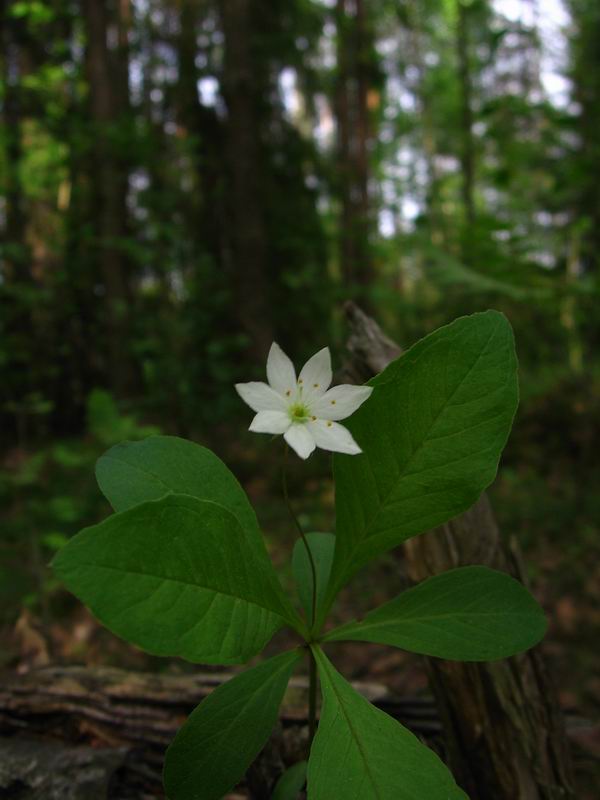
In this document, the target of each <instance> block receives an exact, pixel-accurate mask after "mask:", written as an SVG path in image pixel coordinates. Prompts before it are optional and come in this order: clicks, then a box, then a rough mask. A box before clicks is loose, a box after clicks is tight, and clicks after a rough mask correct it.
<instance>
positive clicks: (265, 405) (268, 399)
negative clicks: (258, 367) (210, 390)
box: [235, 381, 286, 411]
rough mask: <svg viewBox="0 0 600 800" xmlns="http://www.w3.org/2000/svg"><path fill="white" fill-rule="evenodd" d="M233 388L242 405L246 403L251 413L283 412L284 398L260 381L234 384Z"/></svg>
mask: <svg viewBox="0 0 600 800" xmlns="http://www.w3.org/2000/svg"><path fill="white" fill-rule="evenodd" d="M235 388H236V390H237V393H238V394H239V396H240V397H241V398H242V400H243V401H244V403H247V404H248V405H249V406H250V408H251V409H252V410H253V411H285V408H286V402H285V400H284V398H283V397H282V396H281V395H280V394H277V392H276V391H275V390H274V389H272V388H271V387H270V386H268V385H267V384H266V383H261V382H260V381H250V382H249V383H236V385H235Z"/></svg>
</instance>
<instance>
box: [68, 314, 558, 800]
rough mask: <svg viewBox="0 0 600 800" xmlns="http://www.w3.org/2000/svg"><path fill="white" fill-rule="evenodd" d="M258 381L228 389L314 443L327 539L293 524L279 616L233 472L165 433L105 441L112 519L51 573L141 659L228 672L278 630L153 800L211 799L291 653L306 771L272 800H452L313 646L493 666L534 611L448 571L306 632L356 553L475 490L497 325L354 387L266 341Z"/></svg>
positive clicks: (278, 595) (186, 740) (509, 348)
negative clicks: (269, 653)
mask: <svg viewBox="0 0 600 800" xmlns="http://www.w3.org/2000/svg"><path fill="white" fill-rule="evenodd" d="M267 377H268V380H269V383H268V384H258V383H253V384H241V385H238V387H237V388H238V392H239V393H240V395H241V396H242V397H243V399H245V400H246V402H248V404H249V405H251V406H252V407H253V408H254V410H255V411H256V412H257V415H256V417H255V418H254V420H253V423H252V426H251V429H252V430H256V431H259V432H268V433H275V434H283V435H284V437H285V440H286V445H285V446H286V447H287V444H289V445H290V446H291V447H292V448H293V449H294V450H295V451H296V452H297V453H298V454H299V455H300V456H301V457H303V458H306V457H307V456H308V455H310V452H311V451H312V450H313V449H314V448H315V446H319V447H323V448H325V449H328V450H332V451H334V453H335V454H334V457H333V463H334V478H335V503H336V533H335V535H333V534H330V533H311V532H308V533H305V532H304V531H303V530H302V529H301V528H300V526H299V534H300V538H299V539H298V541H297V542H296V545H295V547H294V551H293V554H292V566H293V574H294V577H295V581H296V584H297V590H298V596H299V603H298V605H299V608H297V606H296V603H295V602H294V601H293V600H292V599H291V598H289V597H287V596H286V594H285V593H284V591H283V590H282V588H281V585H280V583H279V580H278V578H277V575H276V573H275V572H274V569H273V567H272V564H271V561H270V559H269V556H268V553H267V550H266V548H265V544H264V541H263V538H262V536H261V533H260V531H259V527H258V523H257V519H256V515H255V513H254V510H253V508H252V507H251V505H250V503H249V501H248V498H247V497H246V495H245V493H244V491H243V490H242V488H241V487H240V485H239V483H238V482H237V481H236V479H235V477H234V476H233V474H232V473H231V472H230V471H229V470H228V469H227V467H226V466H225V465H224V464H223V463H222V462H221V461H220V460H219V459H218V458H217V456H216V455H214V454H213V453H212V452H210V451H209V450H207V449H205V448H203V447H201V446H199V445H197V444H194V443H192V442H189V441H185V440H183V439H179V438H176V437H170V436H152V437H150V438H148V439H145V440H144V441H141V442H136V443H132V442H125V443H123V444H120V445H117V446H116V447H113V448H112V449H110V450H109V451H108V452H107V453H106V454H105V455H104V456H103V457H102V458H100V460H99V462H98V465H97V478H98V483H99V485H100V488H101V490H102V491H103V493H104V494H105V495H106V497H107V498H108V500H109V501H110V503H111V504H112V506H113V508H114V510H115V514H113V515H112V516H110V517H109V518H108V519H106V520H105V521H104V522H101V523H100V524H99V525H95V526H93V527H90V528H86V529H85V530H83V531H81V532H80V533H79V534H77V535H76V536H75V537H74V538H73V539H71V540H70V541H69V543H68V544H67V545H65V546H64V547H63V549H62V550H61V551H60V552H59V553H58V555H57V556H56V558H55V560H54V562H53V565H54V569H55V570H56V572H57V574H58V575H59V577H60V578H61V579H62V580H63V581H64V583H65V584H66V586H67V587H68V588H69V589H70V590H71V591H72V592H73V593H74V594H75V595H77V597H79V598H80V599H81V600H82V601H83V602H84V603H86V604H87V605H88V606H89V608H90V609H91V611H92V612H93V614H94V615H95V616H96V617H97V618H98V619H99V620H100V621H101V622H102V623H103V624H104V625H106V626H107V627H108V628H109V629H110V630H111V631H113V632H114V633H115V634H117V635H118V636H121V637H123V638H124V639H126V640H128V641H130V642H132V643H134V644H135V645H137V646H138V647H141V648H142V649H144V650H145V651H147V652H149V653H151V654H154V655H160V656H179V657H181V658H184V659H187V660H189V661H192V662H197V663H202V664H223V665H229V664H240V663H244V662H246V661H248V660H249V659H252V658H253V657H255V656H256V655H257V654H259V653H260V652H261V651H262V649H263V648H264V647H265V645H266V644H267V643H268V642H269V640H270V639H271V638H272V636H273V634H274V633H275V632H276V631H278V630H279V629H281V628H283V627H284V626H288V627H289V628H291V629H292V630H293V631H294V632H295V633H296V634H297V636H298V639H299V643H298V646H296V647H293V648H292V649H290V650H288V651H287V652H283V653H281V654H279V655H276V656H274V657H272V658H269V659H267V660H265V661H263V662H261V663H259V664H258V666H253V667H252V668H250V669H248V670H246V671H244V672H240V673H239V674H237V675H236V676H235V677H234V678H233V679H231V680H230V681H228V682H227V683H225V684H223V685H222V686H219V688H217V689H215V690H214V691H213V692H212V693H211V694H210V695H209V696H208V697H207V698H206V699H205V700H203V701H202V702H201V703H200V705H199V706H198V707H197V708H196V709H195V710H194V711H193V712H192V714H191V715H190V717H189V718H188V719H187V721H186V722H185V723H184V725H183V726H182V728H181V729H180V731H179V732H178V734H177V736H176V737H175V739H174V741H173V742H172V744H171V746H170V747H169V749H168V750H167V753H166V757H165V767H164V783H165V789H166V793H167V795H168V797H169V798H171V800H218V799H219V798H221V797H223V795H224V794H226V793H227V792H228V791H229V790H230V789H231V788H232V787H234V786H235V784H236V783H237V782H239V780H240V779H241V778H242V777H243V775H244V773H245V772H246V770H247V768H248V767H249V766H250V764H251V763H252V762H253V760H254V759H255V758H256V757H257V755H258V754H259V752H260V750H261V749H262V748H263V747H264V745H265V743H266V742H267V740H268V738H269V735H270V732H271V730H272V728H273V726H274V724H275V723H276V721H277V718H278V709H279V706H280V703H281V701H282V698H283V696H284V693H285V691H286V687H287V684H288V681H289V679H290V676H291V675H292V673H293V671H294V670H295V669H296V667H297V666H298V665H299V664H300V663H301V661H302V660H303V659H304V658H308V662H309V677H310V687H309V718H310V735H309V751H308V759H307V760H308V764H306V763H300V764H297V765H295V766H294V767H293V768H292V769H291V771H289V772H288V773H286V774H285V775H284V776H283V778H282V780H281V781H280V783H279V785H278V786H277V787H276V788H275V789H274V794H273V797H275V798H278V800H292V798H295V797H297V795H298V792H299V791H300V790H301V789H302V788H303V786H304V784H305V782H306V791H307V793H308V798H309V799H310V800H337V798H343V800H371V798H373V800H402V799H403V798H405V800H409V799H410V800H417V799H418V800H458V798H462V799H463V800H464V798H466V795H465V793H464V792H463V791H462V790H461V789H460V788H459V787H458V786H457V784H456V783H455V781H454V779H453V777H452V775H451V773H450V772H449V770H448V769H447V768H446V766H445V765H444V764H443V763H442V761H441V760H440V759H439V758H438V757H437V756H436V755H435V754H434V753H433V751H432V750H430V749H429V748H427V747H426V746H425V745H423V744H422V743H421V742H420V741H419V740H418V739H417V738H416V737H415V736H414V735H413V734H412V733H410V732H409V731H408V730H407V729H406V728H405V727H403V726H402V725H401V724H400V723H398V722H397V721H396V720H394V719H392V718H391V717H389V716H388V715H386V714H385V713H384V712H382V711H380V710H379V709H377V708H375V707H374V706H373V705H372V704H371V703H369V702H368V701H367V700H366V699H365V698H364V697H363V696H362V695H361V694H359V693H358V692H357V691H356V690H355V689H354V688H353V687H352V686H351V685H350V684H349V683H348V682H347V681H346V680H345V679H344V678H343V677H342V675H341V674H340V673H339V672H338V671H337V670H336V668H335V666H334V665H333V664H332V662H331V661H330V659H329V657H328V656H327V655H326V652H325V651H326V646H327V645H328V643H330V642H340V641H348V640H354V641H362V642H375V643H378V644H386V645H390V646H392V647H398V648H402V649H405V650H409V651H412V652H414V653H420V654H426V655H428V656H436V657H438V658H444V659H455V660H464V661H485V660H492V659H499V658H504V657H507V656H511V655H514V654H516V653H519V652H521V651H523V650H526V649H527V648H529V647H531V646H532V645H534V644H535V643H536V642H538V641H539V640H540V639H541V637H542V636H543V633H544V630H545V625H546V623H545V618H544V615H543V613H542V612H541V610H540V608H539V606H538V605H537V603H536V601H535V600H534V599H533V598H532V597H531V595H530V594H529V593H528V592H527V591H526V590H525V588H524V587H523V586H522V585H521V584H520V583H518V582H517V581H515V580H514V579H512V578H511V577H509V576H507V575H505V574H503V573H500V572H496V571H494V570H491V569H488V568H486V567H483V566H465V567H461V568H458V569H453V570H450V571H447V572H444V573H443V574H440V575H437V576H435V577H432V578H429V579H428V580H425V581H423V582H422V583H420V584H418V585H417V586H414V587H412V588H409V589H407V590H406V591H403V592H402V593H401V594H399V595H398V596H397V597H395V598H394V599H392V600H390V601H389V602H387V603H385V604H384V605H382V606H380V607H378V608H375V609H374V610H372V611H370V612H369V613H367V614H366V616H365V617H364V618H363V619H361V620H358V621H353V622H349V623H348V624H345V625H343V626H341V627H339V628H336V629H328V628H327V626H326V621H327V615H328V612H329V610H330V608H331V606H332V604H333V602H334V600H335V598H336V596H337V595H338V593H339V591H340V590H341V589H342V587H344V586H345V585H346V584H347V583H348V582H349V581H350V580H351V579H352V577H353V576H354V575H355V574H356V572H357V571H358V570H360V569H361V568H362V567H364V566H365V565H366V564H367V563H368V562H369V561H370V560H371V559H373V558H375V557H376V556H378V555H381V554H382V553H385V552H386V551H388V550H390V549H391V548H393V547H395V546H397V545H399V544H400V543H401V542H404V541H406V540H407V539H409V538H410V537H412V536H416V535H417V534H420V533H423V532H425V531H427V530H430V529H431V528H433V527H435V526H436V525H440V524H442V523H444V522H446V521H447V520H449V519H451V518H452V517H455V516H456V515H457V514H460V513H461V512H463V511H465V510H466V509H467V508H469V507H470V506H471V505H472V504H473V503H474V502H475V501H476V500H477V498H478V496H479V495H480V493H481V492H482V491H483V489H485V487H486V486H488V485H489V484H490V483H491V481H492V480H493V478H494V476H495V474H496V470H497V465H498V460H499V457H500V454H501V451H502V448H503V447H504V444H505V442H506V439H507V437H508V434H509V431H510V428H511V424H512V420H513V416H514V414H515V410H516V407H517V402H518V387H517V364H516V357H515V350H514V342H513V336H512V331H511V328H510V325H509V324H508V322H507V320H506V319H505V318H504V317H503V316H502V315H501V314H499V313H497V312H494V311H488V312H485V313H480V314H474V315H472V316H469V317H463V318H460V319H458V320H456V321H455V322H453V323H452V324H450V325H448V326H446V327H444V328H441V329H439V330H437V331H436V332H434V333H433V334H431V335H430V336H427V337H426V338H424V339H422V340H421V341H420V342H418V343H417V344H416V345H414V346H413V347H412V348H411V349H410V350H408V351H407V352H406V353H405V354H403V355H402V356H401V357H400V358H398V359H397V360H396V361H394V362H393V363H391V364H390V365H389V366H388V367H387V368H386V369H385V370H384V371H383V372H382V373H380V374H379V375H378V376H376V377H375V378H374V379H373V380H371V381H370V382H369V384H368V385H367V386H366V387H360V388H357V387H334V388H333V389H329V390H328V386H329V383H330V381H331V365H330V361H329V353H328V351H320V353H318V354H317V355H316V356H314V357H313V359H311V361H309V362H308V363H307V365H306V366H305V367H304V369H303V370H302V372H301V373H300V376H299V377H298V378H296V374H295V372H294V370H293V367H292V365H291V362H289V359H287V357H286V356H285V355H284V354H283V353H282V352H281V351H280V350H279V348H277V347H276V346H274V348H272V350H271V354H270V357H269V364H268V369H267ZM332 401H333V402H332ZM349 414H350V415H351V416H350V417H349V419H348V420H347V422H346V425H347V427H345V426H342V425H340V424H339V423H338V420H340V419H344V418H345V417H348V415H349ZM340 451H341V452H340ZM284 494H285V497H286V501H287V500H288V498H287V486H286V483H285V480H284ZM288 502H289V501H288ZM317 675H318V683H319V685H320V693H321V711H320V715H319V721H318V727H317V706H318V703H317Z"/></svg>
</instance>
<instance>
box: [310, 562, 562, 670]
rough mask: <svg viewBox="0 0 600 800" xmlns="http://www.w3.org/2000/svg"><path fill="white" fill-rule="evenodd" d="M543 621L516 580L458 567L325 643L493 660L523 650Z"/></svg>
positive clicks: (543, 625) (484, 569)
mask: <svg viewBox="0 0 600 800" xmlns="http://www.w3.org/2000/svg"><path fill="white" fill-rule="evenodd" d="M545 630H546V620H545V617H544V615H543V613H542V611H541V609H540V607H539V606H538V604H537V603H536V602H535V600H534V599H533V598H532V597H531V595H530V594H529V592H528V591H527V590H526V589H525V588H524V587H523V585H522V584H520V583H519V582H518V581H516V580H514V579H513V578H511V577H509V576H508V575H504V574H503V573H501V572H496V571H495V570H492V569H488V568H487V567H460V568H459V569H453V570H450V571H448V572H444V573H443V574H441V575H436V576H434V577H433V578H429V579H427V580H426V581H423V583H420V584H419V585H418V586H415V587H414V588H413V589H408V590H407V591H405V592H403V593H402V594H401V595H400V596H399V597H397V598H395V599H394V600H391V601H390V602H389V603H385V604H384V605H382V606H379V608H376V609H375V610H374V611H371V612H370V613H369V614H367V616H366V617H365V618H364V619H363V620H361V621H360V622H350V623H348V624H347V625H343V626H342V627H341V628H337V629H336V630H334V631H332V632H331V633H328V634H327V635H326V636H325V637H324V639H323V641H327V642H335V641H347V640H354V641H359V642H375V643H378V644H389V645H392V646H393V647H401V648H403V649H404V650H411V651H412V652H413V653H423V654H424V655H428V656H436V657H437V658H446V659H453V660H456V661H493V660H494V659H498V658H507V657H508V656H512V655H515V653H520V652H522V651H523V650H527V649H529V648H530V647H532V646H533V645H534V644H536V643H537V642H539V640H540V639H541V638H542V636H543V635H544V632H545Z"/></svg>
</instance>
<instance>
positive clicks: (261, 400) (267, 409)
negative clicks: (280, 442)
mask: <svg viewBox="0 0 600 800" xmlns="http://www.w3.org/2000/svg"><path fill="white" fill-rule="evenodd" d="M331 378H332V373H331V355H330V353H329V348H328V347H324V348H323V349H322V350H319V352H318V353H316V354H315V355H314V356H313V357H312V358H310V359H309V360H308V361H307V362H306V364H305V365H304V366H303V367H302V371H301V372H300V375H299V376H298V379H296V371H295V369H294V365H293V364H292V362H291V361H290V359H289V358H288V357H287V356H286V354H285V353H284V352H283V350H282V349H281V348H280V347H279V345H278V344H276V343H275V342H273V344H272V345H271V349H270V350H269V357H268V359H267V380H268V381H269V383H268V384H266V383H261V382H258V381H252V382H250V383H236V385H235V388H236V389H237V391H238V394H239V395H240V397H241V398H242V400H243V401H244V402H245V403H247V404H248V405H249V406H250V408H251V409H252V410H253V411H256V412H257V413H256V416H255V417H254V419H253V420H252V423H251V425H250V430H251V431H254V432H255V433H282V434H283V438H284V439H285V440H286V442H287V443H288V444H289V445H290V447H292V448H293V449H294V450H295V451H296V453H298V455H299V456H300V458H308V457H309V455H310V454H311V453H312V451H313V450H314V449H315V447H321V448H323V450H333V451H334V452H336V453H348V454H349V455H356V454H357V453H360V452H362V451H361V449H360V447H359V446H358V445H357V444H356V442H355V441H354V439H353V438H352V434H351V433H350V431H349V430H348V429H347V428H344V426H343V425H338V423H337V420H340V419H344V418H345V417H349V416H350V414H353V413H354V412H355V411H356V409H357V408H359V406H361V405H362V404H363V403H364V402H365V400H366V399H367V398H368V397H369V395H370V394H371V392H372V391H373V389H372V388H371V387H370V386H349V385H343V386H334V387H333V388H332V389H329V384H330V383H331ZM328 389H329V391H327V390H328Z"/></svg>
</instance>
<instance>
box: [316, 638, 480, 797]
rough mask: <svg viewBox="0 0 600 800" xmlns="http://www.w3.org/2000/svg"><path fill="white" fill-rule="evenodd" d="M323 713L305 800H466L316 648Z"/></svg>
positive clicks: (430, 756)
mask: <svg viewBox="0 0 600 800" xmlns="http://www.w3.org/2000/svg"><path fill="white" fill-rule="evenodd" d="M313 652H314V654H315V658H316V659H317V663H318V666H319V677H320V680H321V689H322V692H323V708H322V710H321V719H320V722H319V728H318V730H317V735H316V736H315V739H314V741H313V745H312V748H311V751H310V759H309V761H308V800H331V798H334V797H340V798H344V800H425V799H426V800H467V796H466V795H465V794H464V792H463V791H462V790H461V789H460V788H459V787H458V786H457V785H456V783H455V782H454V778H453V777H452V775H451V773H450V772H449V771H448V769H447V768H446V767H445V766H444V764H443V763H442V762H441V761H440V759H439V758H438V757H437V756H436V755H435V753H434V752H433V751H432V750H430V749H429V748H428V747H425V746H424V745H422V744H421V742H420V741H419V740H418V739H417V737H416V736H413V734H412V733H410V731H408V730H407V729H406V728H404V727H403V726H402V725H400V723H399V722H396V720H394V719H392V717H389V716H388V715H387V714H385V713H384V712H383V711H380V710H379V709H378V708H375V706H373V705H371V703H369V701H368V700H366V699H365V698H364V697H363V696H362V695H360V694H359V693H358V692H356V691H355V690H354V689H353V688H352V686H350V684H349V683H348V682H347V681H345V680H344V678H343V677H342V676H341V675H340V674H339V673H338V672H337V671H336V670H335V669H334V667H333V665H332V664H331V662H330V661H329V660H328V659H327V658H326V656H325V654H324V653H323V652H322V651H321V650H320V648H318V647H315V648H314V649H313Z"/></svg>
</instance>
